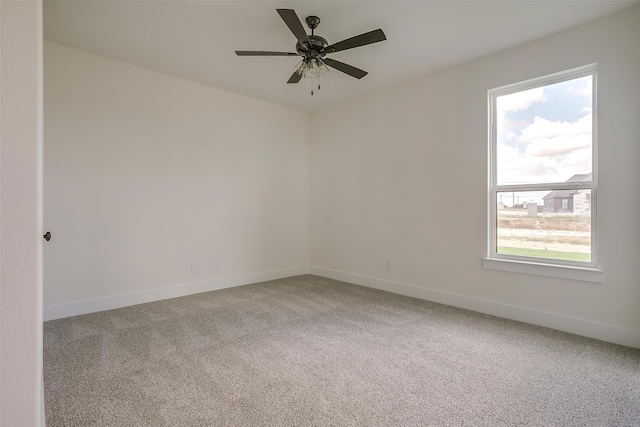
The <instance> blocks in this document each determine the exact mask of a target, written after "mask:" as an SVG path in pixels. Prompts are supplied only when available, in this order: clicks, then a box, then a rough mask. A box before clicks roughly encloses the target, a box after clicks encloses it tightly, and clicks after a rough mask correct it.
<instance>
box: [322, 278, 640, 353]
mask: <svg viewBox="0 0 640 427" xmlns="http://www.w3.org/2000/svg"><path fill="white" fill-rule="evenodd" d="M309 273H310V274H315V275H317V276H322V277H328V278H330V279H335V280H341V281H343V282H349V283H354V284H356V285H361V286H366V287H369V288H374V289H380V290H383V291H388V292H393V293H396V294H400V295H406V296H409V297H413V298H419V299H424V300H428V301H433V302H437V303H441V304H446V305H452V306H454V307H460V308H465V309H467V310H472V311H477V312H479V313H484V314H491V315H493V316H498V317H503V318H506V319H511V320H517V321H520V322H525V323H531V324H533V325H538V326H544V327H547V328H551V329H556V330H559V331H563V332H569V333H572V334H576V335H582V336H584V337H589V338H595V339H598V340H602V341H607V342H611V343H614V344H620V345H625V346H628V347H635V348H640V331H637V330H633V329H626V328H621V327H618V326H613V325H608V324H605V323H599V322H594V321H591V320H586V319H580V318H576V317H571V316H566V315H562V314H556V313H549V312H546V311H541V310H535V309H532V308H527V307H521V306H516V305H511V304H505V303H501V302H496V301H490V300H485V299H480V298H474V297H468V296H465V295H460V294H454V293H450V292H445V291H439V290H435V289H429V288H423V287H419V286H415V285H409V284H406V283H398V282H391V281H388V280H382V279H377V278H375V277H369V276H363V275H359V274H353V273H346V272H343V271H337V270H331V269H328V268H323V267H316V266H310V267H309Z"/></svg>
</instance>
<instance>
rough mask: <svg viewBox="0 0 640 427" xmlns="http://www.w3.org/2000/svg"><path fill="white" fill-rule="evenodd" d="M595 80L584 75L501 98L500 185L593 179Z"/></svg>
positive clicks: (498, 125) (498, 114) (498, 127)
mask: <svg viewBox="0 0 640 427" xmlns="http://www.w3.org/2000/svg"><path fill="white" fill-rule="evenodd" d="M592 81H593V76H585V77H580V78H577V79H572V80H567V81H564V82H560V83H555V84H551V85H547V86H542V87H538V88H534V89H529V90H524V91H520V92H515V93H511V94H508V95H502V96H498V97H497V98H496V132H497V141H496V156H497V184H498V185H510V184H540V183H549V182H566V181H569V180H571V179H572V178H573V177H575V176H582V177H584V176H586V175H589V179H588V180H591V178H590V174H591V153H592V129H593V119H592V105H593V101H592V87H593V86H592ZM580 180H585V179H580Z"/></svg>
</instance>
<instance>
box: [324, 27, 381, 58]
mask: <svg viewBox="0 0 640 427" xmlns="http://www.w3.org/2000/svg"><path fill="white" fill-rule="evenodd" d="M386 39H387V36H385V35H384V32H383V31H382V30H381V29H380V28H378V29H377V30H373V31H369V32H368V33H364V34H360V35H359V36H354V37H351V38H348V39H346V40H342V41H341V42H338V43H334V44H332V45H330V46H327V47H325V48H324V51H325V52H326V53H333V52H339V51H341V50H347V49H353V48H354V47H360V46H365V45H368V44H371V43H378V42H381V41H384V40H386Z"/></svg>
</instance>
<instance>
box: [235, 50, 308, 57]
mask: <svg viewBox="0 0 640 427" xmlns="http://www.w3.org/2000/svg"><path fill="white" fill-rule="evenodd" d="M236 55H238V56H298V54H297V53H293V52H269V51H263V50H236Z"/></svg>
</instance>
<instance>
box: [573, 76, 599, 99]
mask: <svg viewBox="0 0 640 427" xmlns="http://www.w3.org/2000/svg"><path fill="white" fill-rule="evenodd" d="M568 91H569V92H572V93H577V94H578V95H582V96H584V97H587V98H589V99H591V96H592V94H593V78H592V76H586V77H582V78H579V79H576V80H573V81H572V82H571V85H570V86H569V88H568Z"/></svg>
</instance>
